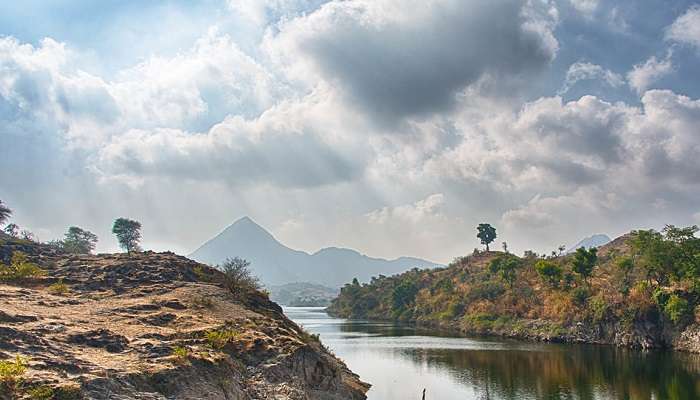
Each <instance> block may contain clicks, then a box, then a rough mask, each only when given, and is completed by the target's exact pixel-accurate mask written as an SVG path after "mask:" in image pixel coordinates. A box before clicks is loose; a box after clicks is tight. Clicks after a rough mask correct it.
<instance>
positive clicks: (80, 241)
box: [62, 226, 97, 254]
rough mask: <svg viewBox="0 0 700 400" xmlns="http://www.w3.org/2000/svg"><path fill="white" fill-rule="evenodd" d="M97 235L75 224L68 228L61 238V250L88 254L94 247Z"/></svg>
mask: <svg viewBox="0 0 700 400" xmlns="http://www.w3.org/2000/svg"><path fill="white" fill-rule="evenodd" d="M96 243H97V235H95V234H94V233H92V232H90V231H86V230H84V229H81V228H79V227H77V226H71V227H70V228H68V232H67V233H66V235H65V239H63V242H62V247H63V250H65V251H67V252H68V253H75V254H90V253H91V252H92V251H93V250H94V249H95V244H96Z"/></svg>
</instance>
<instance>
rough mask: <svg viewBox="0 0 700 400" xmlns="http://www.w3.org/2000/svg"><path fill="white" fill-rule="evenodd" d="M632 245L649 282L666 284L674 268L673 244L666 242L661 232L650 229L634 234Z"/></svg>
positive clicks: (638, 262)
mask: <svg viewBox="0 0 700 400" xmlns="http://www.w3.org/2000/svg"><path fill="white" fill-rule="evenodd" d="M631 244H632V251H633V252H634V255H635V256H636V260H637V264H638V265H639V267H640V268H641V269H642V270H643V271H644V272H645V274H646V278H647V280H648V281H649V282H650V283H651V281H652V280H655V281H656V282H657V283H658V284H659V285H664V284H666V283H667V282H668V278H669V276H670V272H671V271H672V270H673V268H674V256H673V253H674V249H673V247H674V244H673V242H671V241H667V240H664V237H663V235H662V234H661V233H660V232H657V231H655V230H653V229H650V230H641V231H635V232H633V234H632V240H631Z"/></svg>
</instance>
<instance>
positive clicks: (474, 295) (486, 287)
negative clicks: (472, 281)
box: [467, 281, 506, 302]
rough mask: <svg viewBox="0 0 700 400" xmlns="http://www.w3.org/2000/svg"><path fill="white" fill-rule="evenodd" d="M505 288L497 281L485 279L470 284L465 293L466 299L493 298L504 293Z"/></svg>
mask: <svg viewBox="0 0 700 400" xmlns="http://www.w3.org/2000/svg"><path fill="white" fill-rule="evenodd" d="M505 291H506V288H504V287H503V284H501V283H499V282H491V281H486V282H483V283H477V284H476V285H474V286H472V288H471V290H470V291H469V293H468V294H467V300H468V301H470V302H471V301H476V300H495V299H497V298H499V297H500V296H501V295H502V294H503V293H505Z"/></svg>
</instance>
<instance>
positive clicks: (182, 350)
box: [173, 346, 190, 364]
mask: <svg viewBox="0 0 700 400" xmlns="http://www.w3.org/2000/svg"><path fill="white" fill-rule="evenodd" d="M173 357H174V358H175V363H176V364H185V363H187V361H188V360H189V358H190V351H189V349H187V348H186V347H182V346H175V347H173Z"/></svg>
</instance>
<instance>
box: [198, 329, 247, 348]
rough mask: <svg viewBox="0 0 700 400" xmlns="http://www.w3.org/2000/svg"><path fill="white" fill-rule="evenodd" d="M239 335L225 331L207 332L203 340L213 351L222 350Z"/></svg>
mask: <svg viewBox="0 0 700 400" xmlns="http://www.w3.org/2000/svg"><path fill="white" fill-rule="evenodd" d="M239 336H240V333H238V332H236V331H234V330H232V329H225V330H220V331H209V332H207V333H206V334H205V339H206V340H207V343H208V344H209V347H211V348H212V349H215V350H221V349H223V348H224V347H225V346H226V345H227V344H228V343H229V342H231V341H232V340H234V339H236V338H238V337H239Z"/></svg>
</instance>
